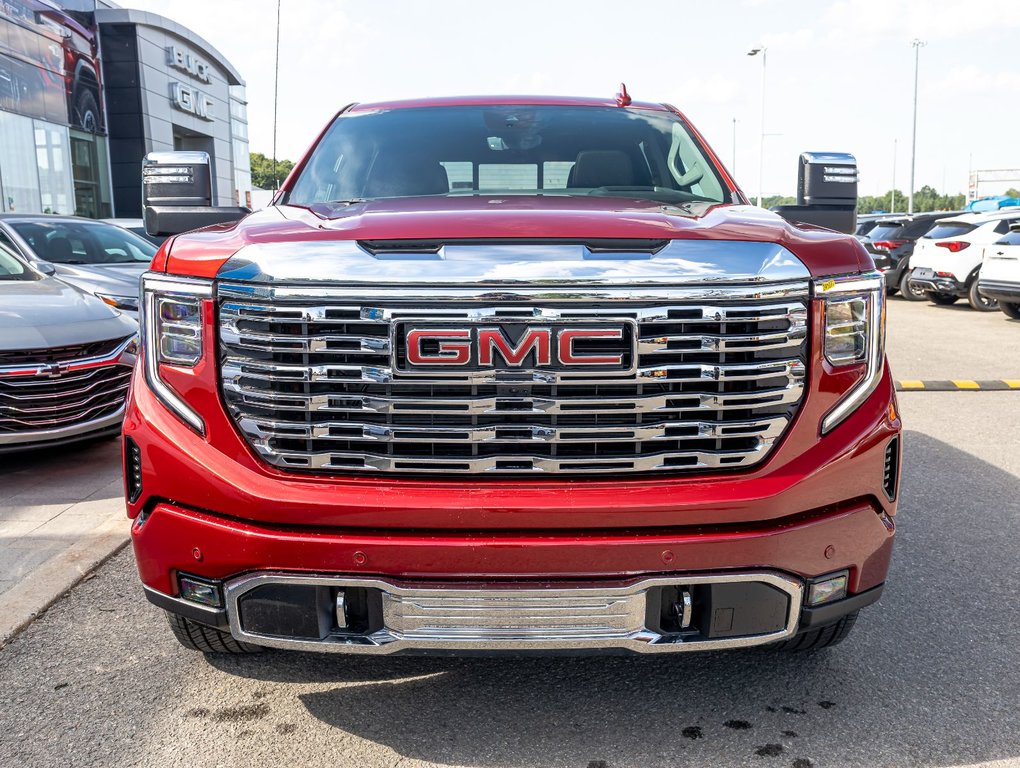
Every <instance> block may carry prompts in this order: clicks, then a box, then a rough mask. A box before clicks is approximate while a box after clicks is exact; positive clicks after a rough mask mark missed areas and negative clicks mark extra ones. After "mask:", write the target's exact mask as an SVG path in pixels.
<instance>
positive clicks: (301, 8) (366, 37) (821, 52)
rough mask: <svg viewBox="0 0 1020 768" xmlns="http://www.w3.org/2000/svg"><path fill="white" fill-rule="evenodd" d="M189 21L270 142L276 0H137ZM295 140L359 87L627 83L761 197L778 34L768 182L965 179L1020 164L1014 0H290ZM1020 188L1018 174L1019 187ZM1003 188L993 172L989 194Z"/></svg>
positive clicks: (391, 94) (290, 111) (307, 135)
mask: <svg viewBox="0 0 1020 768" xmlns="http://www.w3.org/2000/svg"><path fill="white" fill-rule="evenodd" d="M120 2H121V4H122V5H124V6H127V7H135V8H141V9H144V10H149V11H154V12H156V13H159V14H161V15H163V16H167V17H169V18H171V19H174V20H175V21H178V22H180V23H181V24H184V25H185V26H187V27H190V28H191V29H193V30H194V31H195V32H197V33H198V34H199V35H201V36H203V37H204V38H206V39H207V40H208V41H209V42H210V43H211V44H212V45H213V46H215V47H216V48H218V49H219V50H220V52H221V53H223V54H224V55H225V56H226V57H227V58H228V59H229V60H230V61H231V63H233V64H234V66H235V67H236V68H237V69H238V70H239V71H240V73H241V75H242V77H244V78H245V80H246V81H247V86H248V91H247V93H248V101H249V107H248V109H249V112H248V116H249V122H250V137H251V149H252V150H253V151H258V152H265V153H266V154H269V153H270V152H271V150H272V118H273V51H274V43H275V41H274V36H275V16H276V2H275V0H120ZM282 3H283V21H282V25H281V48H280V89H279V91H280V97H279V128H278V139H277V143H278V155H279V156H280V157H285V158H290V159H293V160H296V159H297V158H298V157H299V156H300V155H301V154H302V153H303V152H304V150H305V149H306V147H307V145H308V144H309V143H310V142H311V140H312V139H313V138H314V137H315V135H316V134H317V133H318V131H319V130H320V129H321V127H322V126H323V125H324V124H325V123H326V121H328V120H329V118H330V117H331V116H332V115H333V113H334V112H335V111H336V110H337V109H338V108H339V107H341V106H343V105H344V104H347V103H349V102H352V101H377V100H380V99H390V98H404V97H419V96H429V95H451V94H453V95H456V94H475V93H485V94H490V93H491V94H507V93H536V94H566V95H582V96H590V95H594V96H611V95H612V94H613V93H615V92H616V90H617V88H618V84H619V82H620V81H621V80H623V81H624V82H626V83H627V87H628V89H629V91H630V93H631V95H632V96H633V97H634V98H635V99H643V100H649V101H668V102H670V103H672V104H674V105H675V106H677V107H678V108H679V109H680V110H681V111H683V112H685V113H686V114H687V115H688V117H690V118H691V120H692V121H693V122H694V123H695V125H697V126H698V127H699V129H700V130H701V131H702V132H703V133H704V134H705V135H706V136H707V138H708V140H709V142H710V143H711V144H712V145H713V147H714V148H715V149H716V151H717V152H718V153H719V154H720V156H721V157H722V158H723V159H724V161H725V162H726V163H727V164H729V165H731V166H732V165H733V119H734V118H736V120H737V125H736V129H737V147H736V175H737V179H738V180H739V182H740V184H741V186H743V188H744V190H745V191H746V192H748V194H751V195H752V196H753V195H754V194H756V192H757V189H758V143H759V133H760V128H759V120H760V117H759V115H760V113H759V110H760V96H761V91H760V88H761V59H760V58H758V57H755V58H751V57H748V56H747V55H746V53H747V51H748V50H749V48H751V47H752V46H753V45H756V44H758V43H764V44H765V45H766V46H767V47H768V65H767V73H768V78H767V85H766V112H767V115H766V132H767V133H768V134H774V135H770V136H768V137H767V138H766V150H765V174H764V191H765V194H766V195H769V194H793V192H794V190H795V185H796V158H797V155H798V154H799V153H800V152H801V151H803V150H836V151H848V152H852V153H854V154H855V155H856V156H857V158H858V162H859V164H860V169H861V190H860V191H861V194H878V193H880V192H884V191H885V190H887V189H888V188H889V187H890V185H891V184H892V180H893V143H894V140H896V142H897V146H898V151H897V162H896V184H897V186H898V187H899V188H900V189H904V190H905V189H906V187H907V179H908V174H909V170H910V130H911V104H912V96H913V77H914V52H913V49H912V48H911V45H910V41H911V40H912V39H913V38H915V37H916V38H920V39H923V40H925V41H926V42H927V46H926V47H924V48H922V49H921V52H920V57H921V59H920V106H919V112H918V130H917V133H918V137H917V184H916V186H917V187H920V186H921V185H923V184H930V185H932V186H934V187H936V188H937V189H939V190H940V191H942V190H947V191H949V192H963V191H965V189H966V184H967V174H968V170H969V168H971V167H973V168H1020V120H1018V118H1020V100H1018V99H1017V95H1018V94H1020V56H1018V55H1017V49H1018V43H1020V36H1018V31H1020V13H1018V11H1017V5H1016V3H1015V2H1013V0H978V2H970V3H962V2H959V0H956V1H952V0H839V1H834V2H822V0H818V1H815V0H722V1H721V2H714V3H706V2H702V1H699V2H689V0H662V1H653V0H626V1H625V2H619V0H616V1H615V2H609V1H601V2H600V1H597V0H584V1H583V2H582V1H581V0H499V2H487V1H486V0H470V1H464V2H461V1H454V0H450V1H447V0H429V1H427V2H426V1H423V0H329V1H327V0H282ZM1018 185H1020V181H1018V182H1015V183H1014V184H1013V186H1018ZM994 191H999V190H996V189H993V188H992V187H989V188H987V189H982V192H987V193H991V192H994Z"/></svg>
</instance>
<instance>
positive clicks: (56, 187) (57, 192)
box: [33, 120, 74, 215]
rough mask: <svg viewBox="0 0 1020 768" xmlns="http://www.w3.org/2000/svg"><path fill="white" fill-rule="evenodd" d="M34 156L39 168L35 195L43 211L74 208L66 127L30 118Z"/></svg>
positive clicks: (59, 211) (49, 211)
mask: <svg viewBox="0 0 1020 768" xmlns="http://www.w3.org/2000/svg"><path fill="white" fill-rule="evenodd" d="M33 123H34V124H35V157H36V163H37V167H38V169H39V199H40V203H41V205H42V212H43V213H62V214H65V215H66V214H70V213H73V212H74V188H73V186H72V182H71V173H70V168H69V157H70V155H71V149H70V146H69V140H68V134H67V128H64V127H62V126H59V125H52V124H50V123H44V122H42V121H41V120H34V121H33Z"/></svg>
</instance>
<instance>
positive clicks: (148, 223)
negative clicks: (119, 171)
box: [142, 152, 251, 237]
mask: <svg viewBox="0 0 1020 768" xmlns="http://www.w3.org/2000/svg"><path fill="white" fill-rule="evenodd" d="M212 201H213V197H212V171H211V168H210V163H209V154H208V153H207V152H150V153H149V154H147V155H146V156H145V159H144V160H143V161H142V208H143V211H144V213H143V218H144V220H145V231H146V232H147V233H148V234H150V235H152V236H154V237H161V236H167V235H176V234H180V233H181V232H187V231H188V230H191V229H197V228H199V227H207V226H209V225H210V224H223V223H226V222H231V221H237V220H238V219H241V218H243V217H245V216H247V215H248V214H249V213H251V211H250V210H248V209H247V208H230V207H218V206H214V205H213V204H212Z"/></svg>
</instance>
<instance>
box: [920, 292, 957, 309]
mask: <svg viewBox="0 0 1020 768" xmlns="http://www.w3.org/2000/svg"><path fill="white" fill-rule="evenodd" d="M925 298H927V299H928V301H930V302H932V303H933V304H938V305H939V306H940V307H948V306H949V305H950V304H955V303H956V302H958V301H959V300H960V297H959V296H954V295H953V294H951V293H935V292H933V291H929V292H928V293H926V294H925Z"/></svg>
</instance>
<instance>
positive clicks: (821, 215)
mask: <svg viewBox="0 0 1020 768" xmlns="http://www.w3.org/2000/svg"><path fill="white" fill-rule="evenodd" d="M772 210H773V211H775V212H776V213H778V214H779V215H780V216H782V217H783V218H784V219H786V220H787V221H790V222H793V223H795V224H813V225H816V226H819V227H825V228H827V229H834V230H836V231H837V232H846V233H847V234H853V232H854V231H855V230H856V229H857V160H856V158H854V156H853V155H850V154H847V153H845V152H805V153H803V154H802V155H801V156H800V162H799V164H798V168H797V204H796V205H777V206H775V207H773V208H772Z"/></svg>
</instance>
